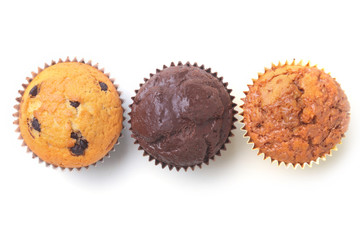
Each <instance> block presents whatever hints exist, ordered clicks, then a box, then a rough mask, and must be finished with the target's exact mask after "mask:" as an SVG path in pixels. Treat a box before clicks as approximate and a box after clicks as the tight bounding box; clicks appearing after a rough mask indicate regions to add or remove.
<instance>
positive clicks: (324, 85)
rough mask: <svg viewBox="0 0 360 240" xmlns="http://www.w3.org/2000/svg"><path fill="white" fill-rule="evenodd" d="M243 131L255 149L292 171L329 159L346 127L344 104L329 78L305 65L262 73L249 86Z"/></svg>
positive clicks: (344, 98) (343, 97)
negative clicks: (319, 160)
mask: <svg viewBox="0 0 360 240" xmlns="http://www.w3.org/2000/svg"><path fill="white" fill-rule="evenodd" d="M243 110H244V112H243V116H244V119H243V121H244V123H245V130H246V131H247V135H248V136H249V137H250V139H251V141H252V142H253V143H254V147H255V148H259V151H260V152H261V153H264V154H265V156H266V157H271V158H272V160H278V161H279V162H284V163H286V164H288V163H291V164H293V165H294V166H295V165H296V164H300V165H301V166H303V164H304V163H308V164H309V163H310V162H311V161H315V160H317V158H319V157H324V156H325V154H328V153H329V152H330V150H331V149H333V148H334V147H335V145H336V144H338V143H340V141H341V138H342V137H343V136H344V133H345V131H346V130H347V127H348V124H349V119H350V116H349V110H350V106H349V102H348V100H347V97H346V95H345V93H344V91H343V90H342V89H341V88H340V85H339V84H338V83H337V82H336V81H335V79H334V78H332V77H331V76H330V75H329V74H327V73H325V72H324V71H323V70H319V69H318V68H316V67H310V66H309V65H306V66H302V65H295V64H292V65H288V64H285V65H282V66H280V65H279V66H273V67H272V68H271V69H267V70H266V71H265V73H264V74H263V75H260V76H259V79H257V80H255V81H254V84H253V85H252V86H249V92H248V93H247V94H246V98H245V99H244V105H243Z"/></svg>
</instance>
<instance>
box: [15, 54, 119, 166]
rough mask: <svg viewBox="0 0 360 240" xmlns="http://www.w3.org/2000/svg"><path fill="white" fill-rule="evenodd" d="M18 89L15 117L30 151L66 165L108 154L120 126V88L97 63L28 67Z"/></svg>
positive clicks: (89, 162) (81, 163) (94, 160)
mask: <svg viewBox="0 0 360 240" xmlns="http://www.w3.org/2000/svg"><path fill="white" fill-rule="evenodd" d="M27 81H28V84H23V87H24V91H19V93H20V95H21V96H20V97H18V98H17V99H16V100H17V101H18V102H19V104H18V105H15V109H16V110H18V112H16V113H15V114H14V116H15V117H16V118H17V120H16V121H15V122H14V123H15V124H18V125H19V127H18V128H17V130H16V131H18V132H20V137H19V138H20V139H23V140H24V141H23V145H24V146H27V147H28V151H32V152H33V157H38V158H39V159H40V161H41V162H42V161H44V162H45V163H46V165H48V166H49V165H52V166H53V167H55V168H57V167H60V168H62V169H65V168H68V169H70V170H72V169H74V168H76V169H78V170H80V169H81V168H82V167H85V168H88V166H89V165H95V164H96V163H97V162H98V161H100V160H101V161H102V160H103V157H105V156H108V155H109V152H110V151H111V150H113V147H114V145H115V144H116V143H117V142H118V138H119V136H120V133H121V130H122V128H123V125H122V122H123V109H122V106H121V99H120V98H119V96H120V93H119V92H118V91H117V86H116V85H114V84H113V82H114V80H113V79H110V78H109V74H108V73H107V74H105V73H104V70H103V69H98V64H96V65H92V63H91V61H89V62H87V63H85V61H84V60H80V61H78V60H77V59H76V58H75V59H74V60H72V61H70V59H69V58H67V59H66V60H65V61H63V60H61V59H59V61H58V62H55V61H52V63H51V64H50V65H48V64H45V68H44V69H41V68H39V69H38V73H34V72H33V73H32V78H27Z"/></svg>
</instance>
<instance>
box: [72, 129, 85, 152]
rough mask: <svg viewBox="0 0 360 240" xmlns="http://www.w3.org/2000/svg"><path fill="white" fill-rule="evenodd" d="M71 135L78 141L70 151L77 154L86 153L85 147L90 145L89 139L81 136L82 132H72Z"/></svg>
mask: <svg viewBox="0 0 360 240" xmlns="http://www.w3.org/2000/svg"><path fill="white" fill-rule="evenodd" d="M70 137H71V138H74V139H76V143H75V145H74V146H73V147H71V148H70V151H71V152H72V153H73V154H74V155H75V156H80V155H84V153H85V149H87V148H88V145H89V144H88V141H87V140H86V139H85V138H83V137H82V136H81V133H80V132H79V133H75V132H72V133H71V135H70Z"/></svg>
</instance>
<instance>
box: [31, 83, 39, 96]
mask: <svg viewBox="0 0 360 240" xmlns="http://www.w3.org/2000/svg"><path fill="white" fill-rule="evenodd" d="M29 94H30V95H31V96H30V97H35V96H36V95H37V94H38V88H37V85H35V86H34V87H33V88H32V89H31V90H30V92H29Z"/></svg>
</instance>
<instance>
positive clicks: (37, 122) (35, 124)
mask: <svg viewBox="0 0 360 240" xmlns="http://www.w3.org/2000/svg"><path fill="white" fill-rule="evenodd" d="M31 126H32V127H33V129H35V130H36V131H39V132H41V128H40V123H39V121H38V120H37V118H36V117H34V118H33V120H32V122H31Z"/></svg>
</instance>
